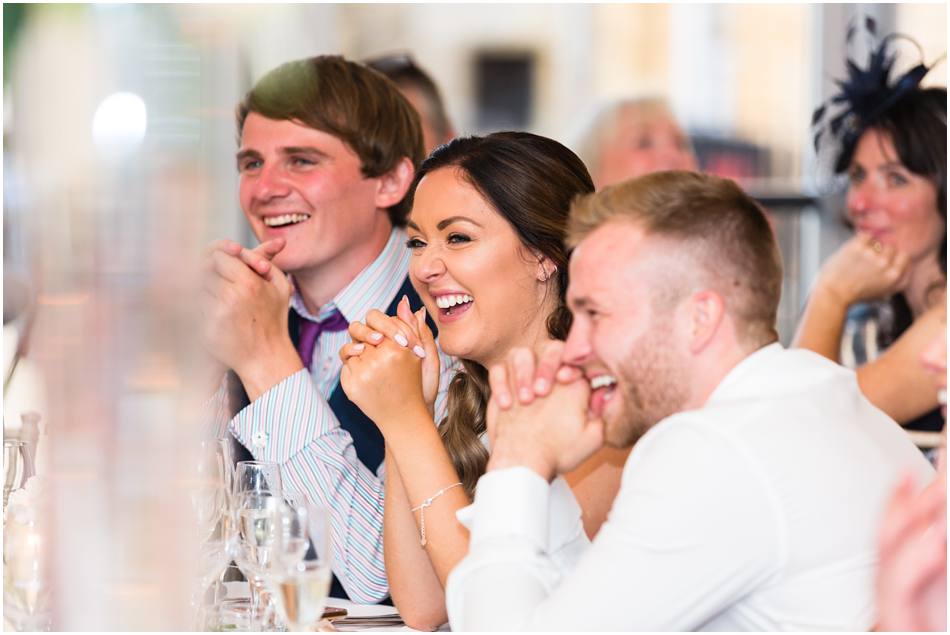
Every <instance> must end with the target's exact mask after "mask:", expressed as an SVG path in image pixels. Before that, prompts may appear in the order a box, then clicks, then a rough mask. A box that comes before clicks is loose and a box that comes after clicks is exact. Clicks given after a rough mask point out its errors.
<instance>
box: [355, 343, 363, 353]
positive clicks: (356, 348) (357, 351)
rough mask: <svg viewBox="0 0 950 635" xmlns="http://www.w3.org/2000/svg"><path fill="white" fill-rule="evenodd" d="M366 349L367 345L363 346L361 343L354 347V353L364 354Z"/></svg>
mask: <svg viewBox="0 0 950 635" xmlns="http://www.w3.org/2000/svg"><path fill="white" fill-rule="evenodd" d="M364 348H366V344H362V343H360V344H354V345H353V352H354V353H362V352H363V349H364Z"/></svg>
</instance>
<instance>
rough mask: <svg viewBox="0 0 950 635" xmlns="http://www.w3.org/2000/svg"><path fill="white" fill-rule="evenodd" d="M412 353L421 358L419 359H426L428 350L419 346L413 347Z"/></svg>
mask: <svg viewBox="0 0 950 635" xmlns="http://www.w3.org/2000/svg"><path fill="white" fill-rule="evenodd" d="M412 352H413V353H415V354H416V355H417V356H418V357H419V359H425V358H426V349H424V348H422V347H421V346H419V345H418V344H416V345H415V346H413V347H412Z"/></svg>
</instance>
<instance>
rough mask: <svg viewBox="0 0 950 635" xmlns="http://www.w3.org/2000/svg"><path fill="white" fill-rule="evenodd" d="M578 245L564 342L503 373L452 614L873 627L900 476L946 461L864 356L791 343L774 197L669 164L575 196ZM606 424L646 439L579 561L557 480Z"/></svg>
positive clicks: (599, 622) (739, 626)
mask: <svg viewBox="0 0 950 635" xmlns="http://www.w3.org/2000/svg"><path fill="white" fill-rule="evenodd" d="M570 242H571V243H572V245H574V246H575V250H574V253H573V255H572V257H571V270H570V273H571V276H570V278H571V282H570V288H569V291H568V302H569V305H570V306H571V308H572V310H573V312H574V324H573V326H572V329H571V332H570V335H569V336H568V339H567V341H566V342H565V343H563V344H553V345H551V346H550V347H549V348H548V349H546V350H544V351H542V353H541V354H540V355H539V356H538V359H537V361H536V360H535V358H534V355H533V354H532V353H531V352H530V351H526V350H518V351H512V352H511V354H510V355H509V358H508V360H507V362H506V363H505V364H502V365H498V366H495V367H494V368H492V369H491V371H490V380H491V386H492V401H491V404H490V408H489V415H488V428H489V430H490V431H491V435H492V438H491V448H492V455H491V460H490V462H489V465H488V472H487V473H486V475H485V476H483V477H482V479H481V480H480V481H479V484H478V490H477V493H476V496H475V501H474V503H473V505H472V506H471V508H468V509H466V510H464V511H463V512H461V514H462V515H463V516H465V517H466V519H467V522H468V526H469V528H470V530H471V541H470V547H469V555H468V557H467V558H466V559H465V560H464V561H463V562H462V563H461V564H460V565H459V566H458V567H457V568H456V570H455V571H453V573H452V575H451V577H450V578H449V581H448V585H447V589H446V599H447V606H448V612H449V618H450V622H451V624H452V627H453V629H456V630H490V629H495V628H505V629H526V630H547V629H552V630H553V629H556V630H674V631H677V630H679V631H682V630H804V629H820V630H839V629H843V630H862V629H867V628H868V627H869V626H870V625H871V623H872V620H873V605H872V603H873V595H872V588H873V586H872V581H873V570H874V560H875V544H874V536H875V528H876V527H877V523H878V517H879V515H880V513H881V510H882V509H883V504H884V501H885V498H886V496H887V493H888V492H889V491H890V489H891V485H892V483H893V482H894V479H895V478H897V476H898V475H899V474H900V473H901V472H903V471H905V470H907V469H910V470H911V471H913V472H914V473H916V475H917V476H918V478H919V480H921V481H925V480H929V479H931V478H932V477H933V470H932V469H931V468H930V467H929V465H928V464H927V462H926V461H925V460H924V459H923V457H922V455H921V454H920V452H919V451H917V449H916V448H915V447H914V446H913V445H912V444H911V443H910V441H909V440H908V439H907V438H906V436H905V435H904V434H903V432H902V431H901V429H900V427H899V426H897V424H895V423H894V422H893V421H892V420H891V419H889V418H888V417H887V416H886V415H885V414H884V413H882V412H881V411H880V410H878V409H876V408H875V407H874V406H873V405H871V403H870V402H868V401H867V399H865V398H864V397H863V396H862V395H861V392H860V390H859V389H858V386H857V382H856V380H855V377H854V373H853V372H851V371H848V370H846V369H844V368H841V367H840V366H837V365H835V364H833V363H831V362H829V361H828V360H826V359H824V358H822V357H820V356H818V355H814V354H812V353H810V352H807V351H800V350H793V351H788V350H785V349H784V348H782V346H781V345H780V344H778V343H777V335H776V332H775V316H776V310H777V306H778V301H779V293H780V286H781V278H782V276H781V261H780V257H779V251H778V248H777V245H776V242H775V238H774V236H773V235H772V232H771V230H770V228H769V225H768V222H767V221H766V219H765V216H764V214H763V213H762V211H761V210H760V208H759V207H758V206H757V205H756V204H755V203H754V202H753V201H752V200H751V199H750V198H749V197H748V196H747V195H746V194H744V193H743V192H742V191H741V190H740V189H739V187H738V186H736V185H735V183H733V182H731V181H727V180H725V179H720V178H717V177H713V176H707V175H700V174H696V173H691V172H659V173H655V174H652V175H648V176H644V177H641V178H639V179H635V180H632V181H626V182H624V183H621V184H619V185H616V186H614V187H608V188H606V189H605V190H603V191H602V192H600V193H597V194H594V195H591V196H588V197H586V198H585V199H582V200H580V201H579V202H578V203H576V204H575V207H574V209H573V210H572V215H571V230H570ZM522 390H528V392H529V394H530V398H525V399H522V398H521V391H522ZM513 396H517V399H516V398H515V397H513ZM604 441H606V443H608V444H609V445H613V446H630V445H633V444H634V443H636V445H635V447H634V449H633V451H632V452H631V454H630V458H629V459H628V461H627V464H626V467H625V471H624V477H623V483H622V485H621V488H620V492H619V494H618V495H617V498H616V499H615V501H614V505H613V508H612V510H611V512H610V516H609V517H608V520H607V522H606V523H605V524H604V526H603V527H602V528H601V531H600V533H599V534H598V535H597V537H596V539H595V540H594V543H593V544H592V545H591V547H590V549H589V550H588V551H587V552H586V553H584V554H583V555H581V556H579V557H576V558H575V559H574V562H575V565H574V566H573V568H572V569H571V570H564V569H562V568H560V567H559V566H558V565H557V564H556V563H557V562H564V561H565V558H564V556H563V554H549V553H548V552H547V548H548V545H547V537H548V531H549V527H548V522H549V510H548V500H549V488H550V485H549V483H550V481H551V479H552V478H553V477H554V476H555V475H557V474H561V473H564V472H567V471H569V470H571V469H573V468H574V467H575V466H576V465H578V464H579V463H580V462H581V461H583V460H584V459H585V458H586V457H587V456H589V455H590V454H591V453H592V452H594V451H595V450H596V449H597V448H598V447H600V445H601V444H602V443H603V442H604ZM556 522H558V524H559V525H560V524H564V523H566V522H567V521H566V520H565V519H558V520H557V521H556ZM578 524H579V523H578ZM552 555H554V556H556V557H552Z"/></svg>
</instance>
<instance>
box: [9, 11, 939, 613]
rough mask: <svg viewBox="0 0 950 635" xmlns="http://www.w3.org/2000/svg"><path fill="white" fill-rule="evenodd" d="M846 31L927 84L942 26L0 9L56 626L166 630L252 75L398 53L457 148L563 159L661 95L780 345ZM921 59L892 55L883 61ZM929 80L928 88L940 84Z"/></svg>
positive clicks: (849, 14)
mask: <svg viewBox="0 0 950 635" xmlns="http://www.w3.org/2000/svg"><path fill="white" fill-rule="evenodd" d="M861 15H870V16H873V17H874V18H875V19H876V20H877V22H878V29H879V32H880V33H889V32H891V31H894V30H899V31H901V32H903V33H906V34H908V35H911V36H913V37H914V38H915V39H916V40H917V41H918V42H919V43H920V44H921V45H922V47H923V50H924V56H925V60H926V61H927V62H928V63H930V62H932V61H933V60H935V59H936V58H937V57H938V56H939V55H941V54H943V53H944V52H945V51H946V40H947V37H946V35H947V32H946V24H947V16H946V4H900V5H895V4H849V5H835V4H820V5H811V4H787V5H785V4H763V5H751V4H736V5H732V4H715V5H694V4H675V5H659V4H609V5H608V4H603V5H601V4H577V5H574V4H555V5H546V4H525V5H517V4H514V5H503V4H482V5H476V4H472V5H468V4H446V5H434V4H405V5H403V4H302V5H279V4H267V5H254V4H242V5H225V4H213V5H187V4H169V5H153V4H135V5H122V4H103V5H29V4H18V5H10V4H5V5H4V8H3V51H4V58H3V89H4V90H3V131H4V134H3V149H4V154H3V176H4V178H3V184H4V188H3V200H4V210H3V261H4V331H5V333H4V351H3V352H4V367H5V377H6V376H9V372H8V371H9V369H10V367H11V366H12V365H13V364H14V362H13V360H14V359H15V358H21V361H20V362H17V363H16V368H17V370H16V373H15V376H14V381H13V382H12V383H11V384H10V386H9V390H8V386H6V385H5V390H4V396H5V400H4V402H5V403H4V428H5V434H6V433H7V431H11V433H13V432H15V430H16V427H17V424H18V421H19V418H20V416H21V415H22V413H23V412H25V411H29V410H36V411H39V412H40V413H41V414H42V416H43V421H44V423H45V427H44V429H45V430H46V431H47V435H48V436H49V437H50V439H52V442H51V443H47V444H46V452H47V455H48V456H47V457H46V460H47V461H48V464H49V466H50V467H49V474H50V475H51V476H52V477H54V479H56V483H58V485H59V487H58V488H57V489H56V491H57V492H58V495H57V496H58V498H56V499H55V502H54V504H53V505H52V510H51V511H50V514H51V515H52V517H56V518H60V519H66V520H67V521H69V522H65V523H60V522H58V523H56V524H55V525H54V529H53V531H54V533H55V534H56V535H55V540H54V541H53V542H54V544H56V545H58V546H57V549H58V553H59V555H60V556H62V557H60V558H58V559H57V562H58V563H59V564H58V565H57V567H56V568H55V571H53V572H51V575H52V576H53V577H54V578H55V579H56V580H57V581H58V583H59V584H60V585H61V586H66V587H69V588H72V589H74V590H76V592H75V593H71V594H59V595H58V596H57V597H58V598H59V600H58V603H57V605H56V612H57V618H56V624H57V625H58V626H59V627H60V628H70V629H88V630H97V629H100V628H106V629H109V628H118V629H122V630H125V629H132V630H134V629H138V628H151V629H155V628H167V629H172V630H175V629H180V628H183V627H185V628H187V626H188V622H187V616H186V615H185V614H184V613H183V612H180V611H176V610H175V607H181V606H182V601H183V600H182V595H181V593H180V592H179V593H178V594H177V595H176V594H175V593H169V592H168V590H169V589H172V588H177V587H174V586H169V585H174V580H175V579H176V576H177V575H178V573H177V572H176V567H177V566H181V565H182V563H185V562H187V558H186V557H185V554H186V553H187V549H185V548H184V547H185V543H186V542H187V539H186V538H184V537H182V534H181V533H180V531H179V533H176V529H175V526H174V525H173V526H172V527H168V523H167V519H168V518H174V517H175V515H174V514H175V513H176V510H178V511H179V512H180V511H181V510H182V509H183V508H182V507H181V501H180V500H179V496H178V490H176V485H175V482H174V479H173V478H170V477H169V475H170V474H174V473H175V465H176V461H178V460H181V457H180V453H179V452H178V450H177V449H178V448H180V447H182V443H185V442H187V441H188V440H189V439H190V438H191V437H192V436H193V434H194V429H195V428H194V422H193V421H192V420H191V414H189V413H190V411H189V410H188V409H187V408H186V407H185V406H186V402H187V401H188V399H187V398H186V397H185V396H184V395H183V393H184V392H187V391H186V390H185V389H187V388H188V387H189V382H188V374H187V370H188V368H189V364H190V363H191V362H192V359H191V357H192V355H193V353H194V346H195V343H194V342H192V341H190V340H189V339H188V338H189V336H190V335H191V333H192V332H193V321H192V320H193V316H191V315H190V314H189V303H188V301H187V297H188V296H187V293H188V291H189V286H188V283H189V282H191V281H193V280H194V279H195V277H196V273H195V272H196V271H197V269H196V265H195V263H194V261H193V259H194V258H196V257H197V255H198V252H199V251H200V249H201V247H202V245H204V244H206V243H207V242H208V241H210V240H212V239H214V238H218V237H231V238H236V239H239V240H242V241H244V242H247V243H249V242H250V241H251V236H250V235H249V232H248V230H247V229H246V227H245V224H244V221H243V217H242V214H241V212H240V209H239V207H238V203H237V194H236V193H237V171H236V169H235V161H234V152H235V149H236V139H235V131H234V121H233V111H234V105H235V103H236V102H237V101H238V100H239V99H240V97H241V96H242V95H243V93H244V92H245V91H246V90H247V89H248V88H249V87H250V86H251V85H252V84H253V83H254V81H256V79H258V78H259V77H260V76H261V75H263V74H264V73H265V72H267V71H268V70H270V69H271V68H273V67H275V66H276V65H278V64H280V63H282V62H284V61H287V60H291V59H295V58H299V57H304V56H310V55H315V54H321V53H341V54H344V55H346V56H348V57H351V58H357V59H361V58H366V57H369V56H375V55H379V54H383V53H390V52H396V51H407V52H410V53H411V54H412V55H413V56H414V58H415V60H416V61H417V63H419V65H421V66H422V67H423V68H425V69H427V70H428V71H429V72H430V73H431V74H432V76H433V77H434V78H435V80H436V81H437V83H438V84H439V85H440V87H441V89H442V93H443V96H444V98H445V100H446V102H447V107H448V111H449V114H450V116H451V118H452V119H453V120H454V122H455V125H456V127H457V129H458V130H459V132H460V133H462V134H464V133H485V132H489V131H491V130H497V129H502V128H522V129H527V130H530V131H533V132H537V133H540V134H544V135H547V136H550V137H553V138H556V139H558V140H560V141H562V142H564V143H566V144H567V145H569V146H571V147H575V148H576V147H577V141H578V135H579V133H580V131H581V129H582V127H583V125H584V124H585V123H586V121H587V120H588V118H589V117H590V116H591V114H592V111H593V109H594V108H595V106H597V105H599V104H601V103H603V102H604V101H605V100H608V99H611V98H617V97H626V96H638V95H652V94H659V95H661V96H664V97H666V98H667V99H668V100H669V102H670V103H671V105H672V108H673V110H674V112H675V114H676V115H677V117H678V118H679V119H680V121H681V123H682V124H683V126H684V127H685V128H686V130H687V132H688V133H689V134H690V136H691V138H692V140H693V142H694V145H695V146H696V149H697V151H698V152H699V154H700V160H701V164H702V166H703V167H704V168H705V169H708V170H710V171H714V172H717V173H720V174H724V175H728V176H732V177H735V178H737V179H739V180H740V181H741V182H742V183H743V184H744V185H745V186H746V187H747V188H748V189H749V190H750V192H751V193H753V194H754V195H756V196H758V197H759V198H760V199H761V200H763V202H764V203H765V204H766V205H767V207H768V208H769V210H770V213H771V215H772V219H773V222H774V224H775V227H776V231H777V234H778V237H779V241H780V243H781V246H782V250H783V255H784V258H785V262H786V280H785V288H784V293H783V302H782V306H781V308H780V312H781V313H780V316H779V330H780V333H781V336H782V339H783V340H784V341H788V339H789V337H790V335H791V331H792V329H793V328H794V324H795V321H796V319H797V315H798V312H799V310H800V307H801V306H802V302H803V301H804V298H805V296H806V294H807V290H808V285H809V284H810V282H811V280H812V278H813V277H814V275H815V273H816V271H817V268H818V265H819V263H820V262H821V260H822V258H823V257H824V256H825V255H826V254H828V253H830V251H831V250H832V249H833V248H834V247H835V246H836V245H837V244H838V243H839V242H840V240H841V239H842V236H843V228H842V225H841V223H840V217H841V213H840V212H841V201H840V200H839V199H838V198H837V197H836V196H835V194H834V192H832V191H829V190H824V189H818V188H816V185H815V184H816V175H817V168H816V167H815V165H814V157H813V154H812V152H811V136H810V134H809V128H808V126H809V121H810V117H811V112H812V110H813V109H814V108H815V107H816V106H817V105H818V104H820V103H821V102H822V101H823V100H824V99H825V98H826V96H827V95H828V93H829V91H830V90H831V89H832V87H833V85H832V79H833V78H835V77H838V76H841V74H842V73H843V69H844V59H845V46H844V36H845V31H846V29H847V26H848V24H849V23H850V22H851V20H852V19H854V18H855V16H861ZM852 52H853V51H852ZM859 59H862V61H863V57H862V58H859ZM918 61H920V60H919V59H918V58H917V54H916V52H915V51H914V50H913V49H912V48H908V49H907V50H906V52H905V54H904V55H903V56H902V57H901V59H900V64H902V65H903V67H905V68H906V67H909V66H911V65H913V64H916V63H917V62H918ZM946 69H947V67H946V64H942V65H940V66H938V67H937V68H936V69H935V71H934V72H932V73H931V74H930V75H929V76H928V78H927V80H926V81H927V82H929V83H936V84H941V85H946V77H947V75H946V73H947V70H946ZM26 333H31V334H32V336H31V337H28V338H27V337H25V334H26ZM129 474H134V475H135V476H136V478H125V477H124V475H129ZM90 537H91V538H90ZM169 541H171V542H172V543H173V544H180V545H181V546H182V548H181V549H174V550H172V551H171V552H169V551H168V544H169ZM175 541H179V543H175ZM116 545H119V548H117V547H116ZM176 558H177V559H176ZM93 572H94V574H93ZM93 579H95V581H97V583H98V582H102V581H103V580H105V581H106V582H105V583H103V584H89V582H90V581H91V580H93ZM116 602H120V604H121V606H123V607H124V610H122V611H116V610H114V606H115V605H116Z"/></svg>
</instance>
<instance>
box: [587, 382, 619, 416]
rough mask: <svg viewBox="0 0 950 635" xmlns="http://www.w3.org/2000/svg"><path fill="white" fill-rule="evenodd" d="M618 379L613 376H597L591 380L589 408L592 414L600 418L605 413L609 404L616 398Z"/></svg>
mask: <svg viewBox="0 0 950 635" xmlns="http://www.w3.org/2000/svg"><path fill="white" fill-rule="evenodd" d="M616 387H617V379H616V378H615V377H613V376H612V375H606V374H604V375H597V376H596V377H593V378H591V379H590V390H591V393H590V402H589V405H588V407H589V408H590V411H591V413H593V414H594V416H596V417H600V416H602V415H603V413H604V408H605V407H606V405H607V402H608V401H610V400H611V399H612V398H613V396H614V389H615V388H616Z"/></svg>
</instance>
